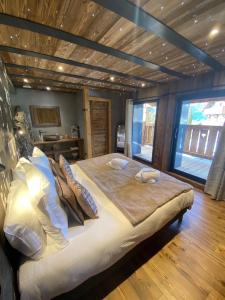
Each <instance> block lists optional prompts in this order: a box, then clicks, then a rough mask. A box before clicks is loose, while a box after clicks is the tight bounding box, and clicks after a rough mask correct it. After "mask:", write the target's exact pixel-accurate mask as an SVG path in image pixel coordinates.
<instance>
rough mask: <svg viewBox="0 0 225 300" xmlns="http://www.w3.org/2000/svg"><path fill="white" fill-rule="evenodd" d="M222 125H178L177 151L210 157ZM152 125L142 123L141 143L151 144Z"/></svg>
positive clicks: (152, 135) (213, 151) (214, 149)
mask: <svg viewBox="0 0 225 300" xmlns="http://www.w3.org/2000/svg"><path fill="white" fill-rule="evenodd" d="M222 128H223V126H205V125H180V127H179V139H178V143H179V145H178V149H179V150H178V151H179V152H182V153H186V154H189V155H193V156H198V157H203V158H207V159H212V157H213V155H214V153H215V151H216V147H217V144H218V140H219V136H220V132H221V130H222ZM154 130H155V128H154V126H153V125H150V124H147V123H144V124H143V128H142V145H153V138H154Z"/></svg>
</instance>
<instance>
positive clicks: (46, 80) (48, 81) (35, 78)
mask: <svg viewBox="0 0 225 300" xmlns="http://www.w3.org/2000/svg"><path fill="white" fill-rule="evenodd" d="M8 75H9V77H10V78H30V79H32V80H39V81H43V80H44V82H45V83H60V84H64V85H66V86H74V87H75V88H78V89H82V88H83V87H85V86H89V87H91V88H94V89H96V88H99V86H95V85H91V84H82V83H73V82H68V81H63V80H57V79H51V78H46V77H37V76H33V75H29V74H11V73H8ZM104 88H105V89H110V87H104ZM114 90H115V88H114ZM117 90H118V91H121V89H119V88H118V89H117ZM132 90H133V91H134V90H135V89H134V88H132V87H130V91H132Z"/></svg>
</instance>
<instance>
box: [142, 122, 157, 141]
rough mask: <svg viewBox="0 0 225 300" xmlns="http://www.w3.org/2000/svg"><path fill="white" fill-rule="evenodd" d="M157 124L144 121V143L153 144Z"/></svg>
mask: <svg viewBox="0 0 225 300" xmlns="http://www.w3.org/2000/svg"><path fill="white" fill-rule="evenodd" d="M154 130H155V126H154V125H152V124H148V123H144V124H143V127H142V145H153V139H154Z"/></svg>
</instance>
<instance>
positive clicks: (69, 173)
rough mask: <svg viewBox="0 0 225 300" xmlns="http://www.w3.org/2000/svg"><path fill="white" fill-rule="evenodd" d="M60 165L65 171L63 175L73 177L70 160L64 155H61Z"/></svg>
mask: <svg viewBox="0 0 225 300" xmlns="http://www.w3.org/2000/svg"><path fill="white" fill-rule="evenodd" d="M59 166H60V168H61V170H62V172H63V175H64V176H65V177H66V178H67V177H68V176H69V177H71V178H73V173H72V170H71V168H70V164H69V163H68V161H67V160H66V159H65V157H64V156H63V155H59Z"/></svg>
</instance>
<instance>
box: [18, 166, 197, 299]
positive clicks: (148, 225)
mask: <svg viewBox="0 0 225 300" xmlns="http://www.w3.org/2000/svg"><path fill="white" fill-rule="evenodd" d="M72 169H73V172H74V175H75V177H76V178H77V179H78V180H79V181H80V182H81V183H82V184H83V185H84V186H85V187H87V188H88V189H89V191H90V192H91V194H92V195H93V197H94V199H95V201H96V203H97V206H98V210H99V219H95V220H87V221H86V222H85V225H84V226H76V227H71V228H70V229H69V240H70V244H69V245H68V246H67V247H66V248H64V249H62V250H59V251H58V252H55V253H52V250H51V246H49V247H47V249H46V252H45V254H44V256H43V258H41V259H40V260H38V261H31V260H27V261H26V262H24V263H23V264H22V265H21V266H20V269H19V289H20V293H21V299H22V300H28V299H29V300H31V299H32V300H36V299H45V300H47V299H51V298H53V297H55V296H57V295H60V294H62V293H65V292H67V291H70V290H72V289H74V288H75V287H77V286H78V285H80V284H81V283H82V282H84V281H85V280H87V279H88V278H90V277H91V276H93V275H95V274H98V273H100V272H102V271H103V270H105V269H107V268H109V267H110V266H112V265H113V264H114V263H115V262H116V261H118V260H119V259H120V258H121V257H123V256H124V255H125V254H126V253H127V252H128V251H129V250H131V249H132V248H133V247H135V245H137V244H139V243H140V242H141V241H142V240H144V239H146V238H147V237H150V236H151V235H153V234H154V233H155V232H157V231H158V230H159V229H160V228H162V227H163V225H165V224H166V223H167V222H168V221H169V220H171V219H172V218H173V217H174V216H175V215H176V214H177V213H178V212H180V211H181V210H182V209H183V208H185V207H190V206H191V205H192V202H193V191H189V192H188V193H183V194H181V195H179V196H178V197H176V198H174V199H173V200H171V201H170V202H168V203H166V204H165V205H164V206H162V207H160V208H158V209H157V210H156V211H155V212H154V213H153V214H152V215H151V216H149V217H148V218H147V219H146V220H145V221H144V222H142V223H141V224H139V225H137V226H136V227H133V226H132V225H131V224H130V222H129V221H128V220H127V219H126V217H125V216H124V215H123V214H122V213H121V212H120V211H119V210H118V208H117V207H115V206H114V205H113V203H112V202H111V201H110V200H109V199H108V198H107V197H106V196H105V195H104V194H103V193H102V192H101V191H100V190H99V188H98V187H97V186H96V185H95V183H94V182H93V181H91V180H90V179H89V178H88V177H87V176H86V175H85V174H84V173H83V171H82V170H81V169H80V168H79V167H78V166H77V165H73V166H72Z"/></svg>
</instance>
